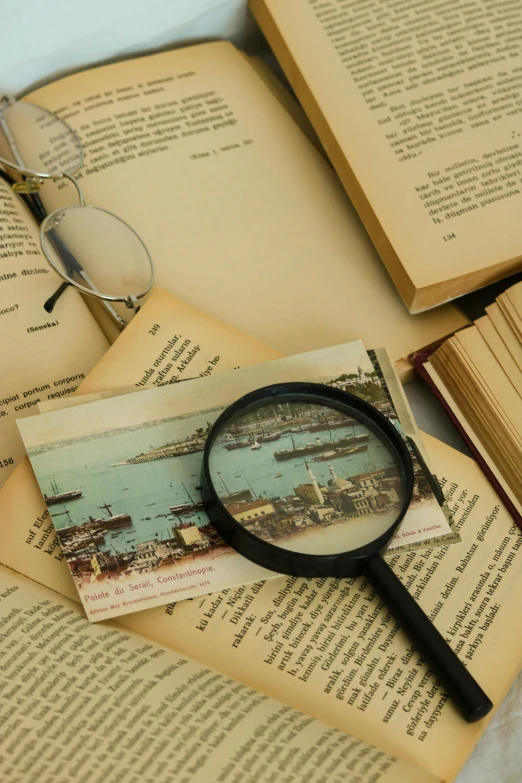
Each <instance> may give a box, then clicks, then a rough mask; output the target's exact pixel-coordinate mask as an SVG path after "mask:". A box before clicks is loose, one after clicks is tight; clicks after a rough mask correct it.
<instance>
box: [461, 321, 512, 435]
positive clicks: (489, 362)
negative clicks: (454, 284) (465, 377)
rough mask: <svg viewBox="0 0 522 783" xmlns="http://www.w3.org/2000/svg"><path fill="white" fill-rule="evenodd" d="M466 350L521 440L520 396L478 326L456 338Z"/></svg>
mask: <svg viewBox="0 0 522 783" xmlns="http://www.w3.org/2000/svg"><path fill="white" fill-rule="evenodd" d="M453 339H454V340H455V341H456V342H457V343H458V344H459V345H461V346H462V348H463V350H464V351H465V352H466V355H467V356H468V358H469V360H470V361H471V363H472V364H473V367H474V370H475V372H476V373H477V374H478V375H479V376H480V378H481V381H482V384H483V386H484V388H486V389H487V390H488V393H489V395H490V397H491V399H492V400H494V401H495V403H496V406H497V408H498V410H499V411H501V413H502V414H503V416H504V418H505V420H506V423H507V426H509V428H510V430H511V431H512V432H513V435H514V436H515V437H516V438H517V440H518V441H519V442H521V443H522V405H521V401H520V397H519V395H518V394H517V391H516V389H515V387H514V386H513V384H512V383H511V381H510V379H509V377H508V376H507V375H506V373H505V372H504V370H503V368H502V365H501V364H500V362H499V361H498V360H497V358H496V356H495V355H494V353H493V351H491V350H490V348H489V346H488V344H487V342H486V341H485V340H484V338H483V337H482V335H481V334H480V331H479V330H478V329H477V327H476V326H471V327H469V329H462V331H460V332H459V333H458V334H456V335H455V337H454V338H453Z"/></svg>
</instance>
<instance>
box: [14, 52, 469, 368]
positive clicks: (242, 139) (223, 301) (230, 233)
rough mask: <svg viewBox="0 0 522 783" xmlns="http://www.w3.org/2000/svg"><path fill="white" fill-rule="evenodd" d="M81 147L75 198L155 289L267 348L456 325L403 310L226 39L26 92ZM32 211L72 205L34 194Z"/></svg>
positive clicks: (408, 335) (345, 208)
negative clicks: (135, 243) (147, 270)
mask: <svg viewBox="0 0 522 783" xmlns="http://www.w3.org/2000/svg"><path fill="white" fill-rule="evenodd" d="M27 97H28V98H29V99H30V100H32V101H35V102H37V103H40V104H42V105H44V106H45V107H47V108H51V109H54V110H57V111H59V113H60V114H61V115H62V116H63V117H64V118H66V119H67V120H68V122H70V124H71V125H72V126H73V127H74V128H75V129H76V130H77V131H78V132H79V134H80V136H81V138H82V141H83V143H84V145H85V147H86V160H85V164H84V166H83V168H82V171H81V172H80V174H81V179H80V182H81V185H82V188H83V189H84V192H85V198H86V201H87V202H89V203H92V204H96V205H99V206H102V207H105V208H106V209H109V210H112V211H113V212H115V213H116V214H117V215H119V216H120V217H122V218H124V219H125V220H127V221H128V223H129V224H130V225H131V226H132V227H133V228H135V229H136V230H137V231H138V232H139V234H140V235H141V236H142V238H143V240H144V241H145V243H146V244H147V246H148V248H149V250H150V251H151V254H152V257H153V259H154V262H155V266H156V273H157V283H158V285H160V286H162V287H163V288H165V289H166V290H167V291H169V292H170V293H171V294H174V295H175V296H178V297H180V298H181V299H183V300H184V301H186V302H187V303H189V304H191V305H194V306H195V307H196V308H197V309H198V310H202V311H204V312H205V313H209V314H210V315H213V316H214V317H216V318H218V319H222V320H225V321H226V322H227V323H229V324H230V325H231V326H233V327H235V328H237V329H239V330H240V331H241V332H244V333H245V334H249V335H250V336H252V337H254V338H256V339H257V340H260V341H261V342H264V343H266V344H267V345H270V346H272V347H273V348H275V349H277V350H279V351H281V353H283V354H292V353H298V352H301V351H307V350H313V349H315V348H320V347H325V346H328V345H335V344H339V343H344V342H347V341H349V340H354V339H361V338H362V339H363V340H364V341H365V343H366V344H367V345H378V344H382V335H383V334H386V343H387V345H388V346H389V347H390V350H391V352H392V355H393V357H394V359H400V358H401V357H403V356H406V355H407V354H409V353H411V352H412V351H413V350H415V349H418V348H420V347H421V346H424V345H426V344H428V343H431V342H433V341H434V340H436V339H437V338H440V337H442V336H443V335H445V334H449V333H451V332H453V331H454V330H455V329H456V328H458V327H460V326H462V325H463V324H464V323H466V319H465V318H464V316H462V315H461V314H459V313H458V312H457V311H456V310H455V309H453V308H452V307H447V308H444V309H442V310H439V311H437V312H433V313H428V314H426V315H425V316H424V317H423V318H420V319H419V318H411V317H410V316H409V314H408V313H407V312H406V310H405V308H404V306H403V304H402V302H401V301H400V298H399V297H398V295H397V293H396V291H395V290H394V288H393V285H392V283H391V281H390V280H389V279H388V276H387V274H386V272H385V270H384V269H383V267H382V264H381V262H380V260H379V258H378V256H377V254H376V253H375V251H374V249H373V247H372V245H371V242H370V241H369V239H368V237H367V235H366V232H365V231H364V229H363V227H362V225H361V224H360V222H359V220H358V218H357V216H356V214H355V212H354V210H353V209H352V207H351V206H350V204H349V202H348V199H347V198H346V195H345V193H344V191H343V189H342V187H341V185H340V183H339V182H338V180H337V177H336V175H335V173H334V172H333V171H332V169H331V167H330V166H329V164H328V163H327V162H326V161H325V160H324V159H323V158H322V156H321V155H320V154H319V153H318V152H317V150H316V149H314V147H313V145H312V144H311V142H310V141H309V140H308V138H307V137H306V135H305V134H304V133H303V132H302V131H301V129H300V128H299V127H298V126H297V125H296V124H295V122H294V121H293V120H292V118H291V117H290V115H289V114H288V112H287V111H286V110H285V109H284V108H283V107H282V106H281V103H280V101H279V100H278V98H277V97H275V96H274V94H273V92H272V90H271V89H270V88H269V87H268V86H267V85H266V84H265V82H264V81H263V79H262V78H261V77H260V76H259V75H258V74H257V73H256V71H255V69H254V68H253V67H252V66H251V65H250V64H249V62H248V60H247V59H246V58H245V57H244V55H243V54H242V53H240V52H238V51H237V50H236V49H234V47H233V45H232V44H230V43H226V42H221V43H212V44H203V45H199V46H193V47H189V48H186V49H178V50H175V51H171V52H164V53H161V54H157V55H153V56H150V57H144V58H140V59H135V60H130V61H127V62H121V63H116V64H112V65H108V66H104V67H102V68H96V69H93V70H89V71H86V72H84V73H80V74H76V75H74V76H70V77H67V78H65V79H61V80H59V81H57V82H54V83H53V84H51V85H48V86H46V87H44V88H42V89H40V90H38V91H36V92H34V93H32V94H31V95H30V96H27ZM41 194H42V198H43V199H44V200H45V201H46V204H47V206H49V207H50V206H53V205H55V204H63V203H65V202H67V201H69V200H72V199H73V198H74V195H75V194H74V193H73V190H72V188H71V187H69V186H68V185H62V186H60V189H59V190H55V191H53V186H52V185H51V184H46V185H45V187H44V188H42V191H41Z"/></svg>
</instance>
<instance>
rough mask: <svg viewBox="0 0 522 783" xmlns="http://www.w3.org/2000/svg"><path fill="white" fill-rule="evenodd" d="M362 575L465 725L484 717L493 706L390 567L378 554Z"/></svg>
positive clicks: (363, 570)
mask: <svg viewBox="0 0 522 783" xmlns="http://www.w3.org/2000/svg"><path fill="white" fill-rule="evenodd" d="M362 572H363V573H364V574H365V575H366V576H367V577H368V579H370V581H371V582H372V583H373V585H374V586H375V587H376V588H377V590H378V591H379V593H380V594H381V595H382V597H383V599H384V601H385V603H386V606H387V607H388V608H389V609H390V611H391V613H392V614H393V615H394V616H395V618H396V619H397V621H398V622H399V625H400V626H401V627H402V628H403V629H404V631H405V632H406V633H407V634H408V635H409V636H410V637H411V638H412V640H413V641H414V642H415V645H416V646H417V647H418V649H419V652H420V653H421V654H422V655H423V657H424V658H425V659H426V661H427V662H428V663H429V665H430V667H431V669H432V671H433V672H434V673H435V675H436V676H437V678H438V680H439V681H440V683H441V684H442V685H443V687H444V688H445V689H446V690H447V692H448V694H449V695H450V697H451V698H452V699H453V701H454V703H455V705H456V707H457V708H458V709H459V711H460V712H461V714H462V716H463V717H464V718H465V719H466V720H467V721H468V723H474V722H475V721H477V720H480V719H481V718H483V717H484V716H485V715H487V714H488V712H489V711H490V710H491V708H492V707H493V704H492V703H491V701H490V699H488V697H487V696H486V694H485V693H484V691H483V690H482V688H481V687H480V686H479V685H478V683H477V682H476V681H475V680H474V679H473V677H472V676H471V674H470V673H469V671H468V670H467V669H466V667H465V666H464V664H463V663H462V662H461V661H460V660H459V658H458V657H457V655H455V653H454V652H453V650H452V649H451V647H450V646H449V645H448V644H447V642H446V641H445V640H444V638H443V637H442V636H441V634H440V633H439V631H437V629H436V628H435V626H434V625H433V623H432V622H431V621H430V620H429V619H428V617H427V616H426V615H425V614H424V612H423V611H422V609H421V608H420V606H419V605H418V604H417V602H416V601H415V599H414V598H412V596H411V595H410V594H409V592H408V591H407V590H406V588H405V587H404V585H403V584H402V582H401V581H400V579H398V577H397V576H395V574H394V573H393V571H392V570H391V568H390V567H389V566H388V565H387V564H386V563H385V562H384V560H383V559H382V558H381V557H380V556H379V555H372V556H371V557H370V558H368V560H366V562H365V564H364V566H363V567H362Z"/></svg>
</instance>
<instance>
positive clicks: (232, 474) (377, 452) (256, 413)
mask: <svg viewBox="0 0 522 783" xmlns="http://www.w3.org/2000/svg"><path fill="white" fill-rule="evenodd" d="M209 470H210V476H211V480H212V483H213V486H214V489H215V490H216V492H217V493H218V495H219V498H220V500H221V502H222V503H223V505H224V506H225V508H226V510H227V511H228V513H229V514H230V515H231V516H232V517H233V518H234V519H235V520H236V522H238V523H240V524H241V525H242V526H243V527H244V528H245V529H246V530H247V531H248V532H250V533H251V534H252V535H254V536H256V537H258V538H261V539H263V540H264V541H266V542H268V543H271V544H274V545H276V546H278V547H280V548H282V549H286V550H289V551H292V552H297V553H301V554H312V555H331V554H338V553H346V552H348V551H352V550H355V549H358V548H359V547H362V546H365V545H367V544H369V543H371V542H373V541H375V540H376V539H378V538H380V537H381V536H382V535H383V534H384V533H385V532H386V531H387V530H389V529H390V528H392V527H393V525H394V523H395V522H396V520H397V518H398V516H399V514H400V512H401V509H402V508H403V505H404V502H405V488H404V470H403V468H402V466H401V465H400V464H399V461H398V458H397V455H396V453H395V452H394V451H393V450H392V448H391V446H390V445H389V443H388V441H387V440H386V439H385V438H384V437H383V436H382V433H381V434H380V433H379V431H378V430H377V429H376V428H374V427H372V426H371V423H370V422H369V421H368V420H366V419H365V417H361V416H360V415H359V414H358V413H357V412H356V411H353V412H352V411H350V413H348V412H346V410H344V411H343V410H339V409H336V408H333V407H329V406H326V405H323V404H315V403H310V402H303V401H277V402H269V403H262V404H254V405H251V406H249V407H247V408H243V409H242V410H241V411H239V412H238V413H237V414H235V415H234V416H233V417H232V418H230V419H229V420H228V421H227V422H226V423H225V425H224V426H223V428H222V429H221V430H220V433H219V435H218V437H217V438H216V439H215V441H214V443H213V446H212V450H211V452H210V455H209Z"/></svg>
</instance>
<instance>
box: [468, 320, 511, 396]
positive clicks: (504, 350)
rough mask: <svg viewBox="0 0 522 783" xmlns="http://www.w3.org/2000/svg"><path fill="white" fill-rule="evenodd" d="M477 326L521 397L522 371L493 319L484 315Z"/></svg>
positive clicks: (477, 322) (476, 322)
mask: <svg viewBox="0 0 522 783" xmlns="http://www.w3.org/2000/svg"><path fill="white" fill-rule="evenodd" d="M475 326H476V327H477V329H478V330H479V332H480V334H481V335H482V337H483V338H484V340H485V341H486V343H487V344H488V347H489V349H490V350H491V352H492V353H493V355H494V356H495V358H496V359H497V361H498V362H499V364H500V365H501V367H502V369H503V370H504V372H505V374H506V375H507V377H508V378H509V380H510V381H511V383H512V384H513V386H514V388H515V389H516V391H517V393H518V395H519V397H522V371H521V370H519V368H518V366H517V363H516V362H515V360H514V359H513V357H512V355H511V353H510V352H509V349H508V347H507V346H506V344H505V343H504V341H503V340H502V338H501V336H500V335H499V333H498V332H497V330H496V329H495V326H494V324H493V321H492V320H491V318H490V317H489V316H488V315H484V316H482V318H478V319H477V320H476V321H475Z"/></svg>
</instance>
